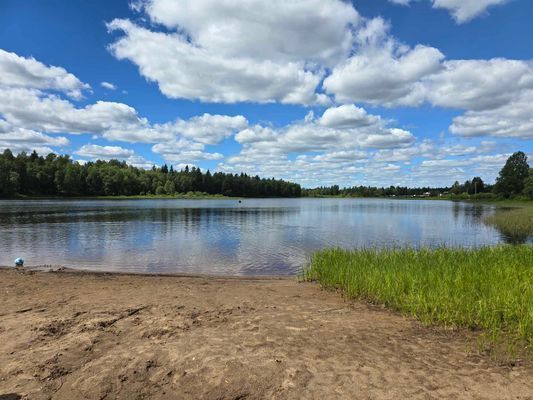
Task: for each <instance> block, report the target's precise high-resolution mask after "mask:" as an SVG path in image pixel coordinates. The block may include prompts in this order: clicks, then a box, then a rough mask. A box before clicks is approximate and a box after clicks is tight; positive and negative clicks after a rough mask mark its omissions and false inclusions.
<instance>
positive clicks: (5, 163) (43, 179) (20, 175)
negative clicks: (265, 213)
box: [0, 149, 533, 198]
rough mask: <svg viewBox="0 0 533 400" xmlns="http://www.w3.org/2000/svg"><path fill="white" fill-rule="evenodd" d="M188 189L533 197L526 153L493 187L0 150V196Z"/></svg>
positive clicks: (476, 181) (241, 193) (477, 181)
mask: <svg viewBox="0 0 533 400" xmlns="http://www.w3.org/2000/svg"><path fill="white" fill-rule="evenodd" d="M190 192H199V193H203V194H208V195H223V196H234V197H320V196H344V197H383V196H388V197H392V196H398V197H401V196H404V197H406V196H439V195H450V196H456V197H461V196H462V197H469V196H472V195H477V196H483V195H485V197H487V196H496V197H502V198H511V197H524V198H533V173H532V172H531V169H530V167H529V165H528V163H527V156H526V155H525V154H524V153H523V152H521V151H519V152H516V153H514V154H513V155H512V156H510V157H509V159H508V160H507V162H506V164H505V166H504V167H503V168H502V170H501V171H500V174H499V177H498V178H497V180H496V183H495V184H494V185H488V184H486V183H484V182H483V180H482V179H481V178H480V177H475V178H473V179H472V180H467V181H466V182H464V183H463V184H460V183H459V182H457V181H456V182H455V183H454V184H453V185H452V186H450V187H420V188H408V187H401V186H390V187H386V188H385V187H381V188H378V187H370V186H353V187H345V188H342V189H341V188H340V187H339V186H338V185H333V186H328V187H317V188H312V189H305V188H302V187H301V186H300V185H299V184H297V183H292V182H288V181H284V180H281V179H274V178H260V177H259V176H249V175H247V174H245V173H241V174H230V173H223V172H215V173H211V172H210V171H209V170H207V171H205V172H203V171H202V170H201V169H200V168H196V167H191V168H189V167H185V168H184V169H182V170H181V171H175V170H174V169H173V167H172V166H170V167H168V166H167V165H166V164H165V165H163V166H161V167H156V166H153V167H152V168H151V169H148V170H145V169H142V168H137V167H134V166H131V165H128V164H127V163H126V162H125V161H118V160H110V161H101V160H99V161H94V162H87V163H85V164H80V163H78V162H75V161H74V160H72V159H71V158H70V156H68V155H56V154H54V153H50V154H48V155H46V156H42V155H39V154H37V153H36V152H35V151H33V152H32V153H31V154H29V155H28V154H27V153H25V152H21V153H19V154H18V155H16V156H15V155H14V154H13V153H12V152H11V150H9V149H6V150H4V152H3V153H0V197H4V198H6V197H13V196H28V197H31V196H51V197H53V196H65V197H95V196H134V195H140V196H143V195H175V194H186V193H190Z"/></svg>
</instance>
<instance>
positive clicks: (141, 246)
mask: <svg viewBox="0 0 533 400" xmlns="http://www.w3.org/2000/svg"><path fill="white" fill-rule="evenodd" d="M491 212H493V207H492V206H485V205H476V204H469V203H458V202H449V201H430V200H427V201H426V200H394V199H243V200H242V203H239V202H238V201H237V200H233V199H231V200H225V199H220V200H218V199H217V200H82V201H80V200H64V201H63V200H34V201H17V200H6V201H0V265H12V264H13V260H14V259H15V258H17V257H23V258H24V259H25V260H26V264H27V265H28V266H36V265H62V266H66V267H72V268H82V269H91V270H99V271H127V272H139V273H186V274H229V275H291V274H297V273H298V271H300V269H301V268H302V266H304V265H305V263H306V262H307V260H308V259H309V255H310V254H311V253H312V252H313V250H317V249H321V248H325V247H331V246H337V247H342V248H363V247H379V248H381V247H400V246H412V247H421V246H428V247H435V246H465V247H476V246H484V245H495V244H498V243H503V242H504V238H503V237H502V236H501V234H500V233H499V232H498V231H497V230H495V229H494V228H492V227H489V226H486V225H485V224H484V223H483V221H482V220H483V217H484V216H485V215H486V214H487V213H491Z"/></svg>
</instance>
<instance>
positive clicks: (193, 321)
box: [0, 269, 533, 400]
mask: <svg viewBox="0 0 533 400" xmlns="http://www.w3.org/2000/svg"><path fill="white" fill-rule="evenodd" d="M0 282H1V290H0V304H1V308H0V399H2V400H5V399H10V398H12V399H16V398H21V399H32V400H33V399H36V400H39V399H69V400H72V399H264V398H275V399H321V400H324V399H533V369H532V367H531V366H530V365H529V366H528V365H521V366H514V367H512V366H501V365H498V364H497V363H495V362H494V361H491V360H490V359H488V358H487V357H483V356H479V355H474V354H469V353H468V348H469V345H468V343H467V342H468V338H469V335H468V334H467V335H465V334H464V333H463V334H460V333H447V332H444V331H443V330H438V329H428V328H423V327H421V326H419V325H418V323H416V322H415V321H412V320H409V319H406V318H403V317H401V316H398V315H395V314H393V313H390V312H388V311H385V310H382V309H380V308H377V307H372V306H369V305H366V304H361V303H349V302H345V301H344V300H343V299H342V298H341V296H339V295H338V294H336V293H331V292H327V291H324V290H321V289H320V287H319V286H318V285H315V284H311V283H298V282H296V281H295V280H291V279H279V280H276V279H263V280H261V279H231V278H202V277H196V278H194V277H160V276H132V275H113V274H89V273H72V272H59V273H47V272H34V273H28V272H25V273H21V272H16V271H14V270H7V269H0Z"/></svg>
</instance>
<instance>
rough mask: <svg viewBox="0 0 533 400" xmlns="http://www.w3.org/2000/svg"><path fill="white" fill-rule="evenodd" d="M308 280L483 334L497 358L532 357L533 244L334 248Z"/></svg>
mask: <svg viewBox="0 0 533 400" xmlns="http://www.w3.org/2000/svg"><path fill="white" fill-rule="evenodd" d="M304 277H305V279H307V280H313V281H318V282H319V283H321V284H322V285H323V286H325V287H327V288H334V289H339V290H341V291H342V292H343V293H344V294H345V295H346V296H347V297H349V298H355V299H362V300H365V301H368V302H371V303H376V304H383V305H385V306H386V307H389V308H391V309H393V310H396V311H399V312H400V313H402V314H405V315H409V316H412V317H415V318H417V319H419V320H420V321H421V322H422V323H424V324H426V325H433V324H436V325H443V326H446V327H453V328H456V327H465V328H470V329H474V330H482V334H481V336H480V338H481V340H482V342H483V344H484V345H489V347H490V348H491V349H492V350H494V354H496V352H499V351H500V350H501V349H502V348H503V349H504V354H507V355H508V356H513V355H516V354H522V353H527V354H528V356H529V355H530V354H531V349H532V347H533V246H527V245H522V246H499V247H486V248H481V249H450V248H439V249H435V250H429V249H422V250H413V249H387V250H355V251H347V250H340V249H330V250H323V251H319V252H316V253H315V254H314V255H313V257H312V259H311V263H310V266H309V267H308V268H307V270H306V271H305V272H304ZM502 346H503V347H502Z"/></svg>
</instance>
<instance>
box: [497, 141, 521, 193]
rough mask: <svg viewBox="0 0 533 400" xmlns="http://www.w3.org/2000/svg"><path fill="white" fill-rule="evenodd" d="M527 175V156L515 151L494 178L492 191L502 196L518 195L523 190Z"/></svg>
mask: <svg viewBox="0 0 533 400" xmlns="http://www.w3.org/2000/svg"><path fill="white" fill-rule="evenodd" d="M528 176H529V165H528V163H527V156H526V155H525V154H524V153H523V152H521V151H517V152H516V153H514V154H513V155H512V156H511V157H509V158H508V160H507V162H506V163H505V165H504V167H503V168H502V170H501V171H500V175H499V177H498V178H497V179H496V185H495V186H494V192H495V193H496V194H499V195H502V196H504V197H507V198H508V197H511V196H516V195H520V194H521V193H522V191H523V190H524V185H525V181H526V179H527V177H528Z"/></svg>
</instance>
